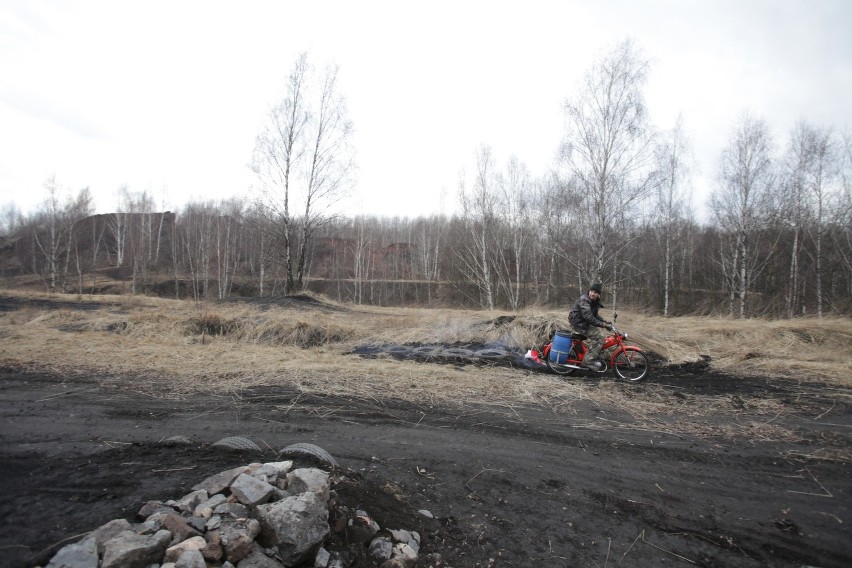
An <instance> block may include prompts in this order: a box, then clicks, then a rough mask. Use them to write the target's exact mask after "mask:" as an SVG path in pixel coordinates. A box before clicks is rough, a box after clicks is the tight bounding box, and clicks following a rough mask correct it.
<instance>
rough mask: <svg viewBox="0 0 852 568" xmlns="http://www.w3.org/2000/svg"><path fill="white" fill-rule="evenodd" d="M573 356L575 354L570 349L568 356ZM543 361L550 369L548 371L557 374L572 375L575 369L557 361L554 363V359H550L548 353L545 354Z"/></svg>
mask: <svg viewBox="0 0 852 568" xmlns="http://www.w3.org/2000/svg"><path fill="white" fill-rule="evenodd" d="M574 356H575V355H574V351H571V354H570V355H569V356H568V358H569V359H570V358H571V357H574ZM544 362H545V363H547V368H548V369H550V372H552V373H556V374H557V375H563V376H568V375H573V374H574V371H576V369H573V368H571V367H568V366H567V365H560V364H559V363H556V362H555V361H551V360H550V353H548V354H547V358H546V359H545V361H544Z"/></svg>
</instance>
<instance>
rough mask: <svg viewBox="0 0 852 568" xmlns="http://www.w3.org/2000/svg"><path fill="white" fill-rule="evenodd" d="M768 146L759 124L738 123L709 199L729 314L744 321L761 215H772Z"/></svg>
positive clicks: (755, 269) (752, 121)
mask: <svg viewBox="0 0 852 568" xmlns="http://www.w3.org/2000/svg"><path fill="white" fill-rule="evenodd" d="M771 144H772V140H771V137H770V134H769V128H768V126H767V125H766V122H765V121H764V120H762V119H759V118H755V117H753V116H751V115H749V114H746V115H744V116H743V117H742V119H741V120H740V122H739V124H738V126H737V127H736V130H735V132H734V134H733V135H732V137H731V140H730V142H729V143H728V146H727V147H726V149H725V150H724V151H723V153H722V158H721V161H720V165H719V182H718V187H717V188H716V189H715V190H714V192H713V194H712V195H711V198H710V202H711V205H712V210H713V217H714V219H715V221H716V223H717V225H718V226H719V228H720V229H721V231H722V234H723V239H724V242H723V246H722V249H721V251H720V254H721V256H720V261H721V267H722V270H723V276H724V279H725V282H726V286H727V288H728V293H729V302H728V307H729V313H730V315H734V313H735V309H734V303H735V300H738V309H737V310H736V313H737V315H738V316H739V317H740V318H744V317H745V307H746V296H747V293H748V290H749V287H750V285H751V283H752V280H753V278H754V277H755V276H756V273H757V272H758V271H759V270H760V268H761V265H762V263H763V262H765V260H766V259H765V258H764V259H760V258H758V256H757V255H756V254H755V253H756V251H757V250H758V247H757V244H758V238H759V235H760V230H761V228H762V224H763V221H764V220H765V217H766V215H768V214H769V213H771V212H772V205H773V203H772V200H773V197H774V196H773V185H772V184H773V181H774V180H773V170H772V167H773V164H772V157H771Z"/></svg>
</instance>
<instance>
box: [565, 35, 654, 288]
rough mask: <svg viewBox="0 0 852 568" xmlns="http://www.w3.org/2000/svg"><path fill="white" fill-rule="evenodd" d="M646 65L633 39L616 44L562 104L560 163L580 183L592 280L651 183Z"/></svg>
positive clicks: (597, 277) (600, 275)
mask: <svg viewBox="0 0 852 568" xmlns="http://www.w3.org/2000/svg"><path fill="white" fill-rule="evenodd" d="M648 69H649V64H648V61H647V60H646V59H645V57H644V56H643V55H642V53H641V52H640V50H639V49H638V47H637V46H636V45H635V44H634V43H633V42H632V41H629V40H628V41H624V42H622V43H620V44H618V45H617V46H616V47H615V48H614V49H612V50H611V51H610V52H609V53H607V54H605V55H604V56H603V57H602V58H601V59H600V60H598V61H597V62H596V63H595V64H594V65H593V66H592V67H591V68H590V69H589V70H588V71H587V72H586V74H585V76H584V78H583V81H582V83H581V85H580V89H579V92H578V94H577V95H576V96H575V97H574V98H572V99H569V100H568V101H567V102H566V103H565V118H566V132H565V138H564V141H563V145H562V151H561V162H562V164H563V165H564V166H565V167H567V169H568V171H569V173H570V174H571V177H573V178H574V179H575V180H576V183H577V184H578V187H579V189H580V192H581V194H580V199H579V200H578V201H577V202H576V203H575V204H574V206H575V207H577V208H578V209H579V211H580V217H579V219H578V220H579V222H580V224H579V225H578V228H579V229H581V230H582V233H583V238H584V240H585V243H584V246H585V247H587V248H588V249H589V250H590V251H591V252H592V254H593V255H594V263H593V267H592V269H591V270H592V273H591V274H589V275H588V276H589V277H590V279H594V280H598V281H601V280H604V269H605V268H606V267H607V265H608V263H609V262H610V260H611V256H612V253H613V252H614V249H615V248H617V247H619V246H620V243H619V241H618V231H617V222H618V219H619V216H620V215H622V214H623V213H624V212H625V211H626V210H627V209H628V208H631V206H632V205H633V204H635V203H636V202H637V201H640V200H642V199H644V198H645V197H647V196H648V194H649V192H650V191H651V189H652V188H653V181H654V178H653V175H652V173H653V169H652V163H653V146H652V137H651V129H650V125H649V121H648V114H647V111H646V108H645V99H644V95H643V88H644V86H645V82H646V80H647V76H648Z"/></svg>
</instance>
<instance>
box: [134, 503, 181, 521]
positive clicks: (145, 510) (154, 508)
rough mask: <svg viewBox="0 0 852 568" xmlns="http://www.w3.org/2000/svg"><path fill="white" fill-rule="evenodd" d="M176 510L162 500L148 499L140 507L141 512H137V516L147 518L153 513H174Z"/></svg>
mask: <svg viewBox="0 0 852 568" xmlns="http://www.w3.org/2000/svg"><path fill="white" fill-rule="evenodd" d="M174 512H175V510H174V509H173V508H172V507H169V506H168V505H166V504H165V503H163V502H161V501H148V502H147V503H145V504H144V505H142V508H141V509H139V512H138V513H136V516H137V517H139V518H140V519H147V518H148V517H150V516H151V515H154V514H156V513H174Z"/></svg>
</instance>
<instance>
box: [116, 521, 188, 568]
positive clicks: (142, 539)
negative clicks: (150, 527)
mask: <svg viewBox="0 0 852 568" xmlns="http://www.w3.org/2000/svg"><path fill="white" fill-rule="evenodd" d="M171 539H172V534H171V533H170V532H169V531H167V530H161V531H158V532H157V533H155V534H153V535H151V536H145V535H140V534H136V533H135V532H133V531H124V532H122V533H120V534H119V535H118V536H116V537H115V538H112V539H110V540H108V541H107V542H106V544H105V545H104V558H103V562H102V564H101V568H146V567H147V566H149V565H151V564H159V562H160V560H161V559H162V558H163V553H164V552H165V551H166V546H168V544H169V541H171Z"/></svg>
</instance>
